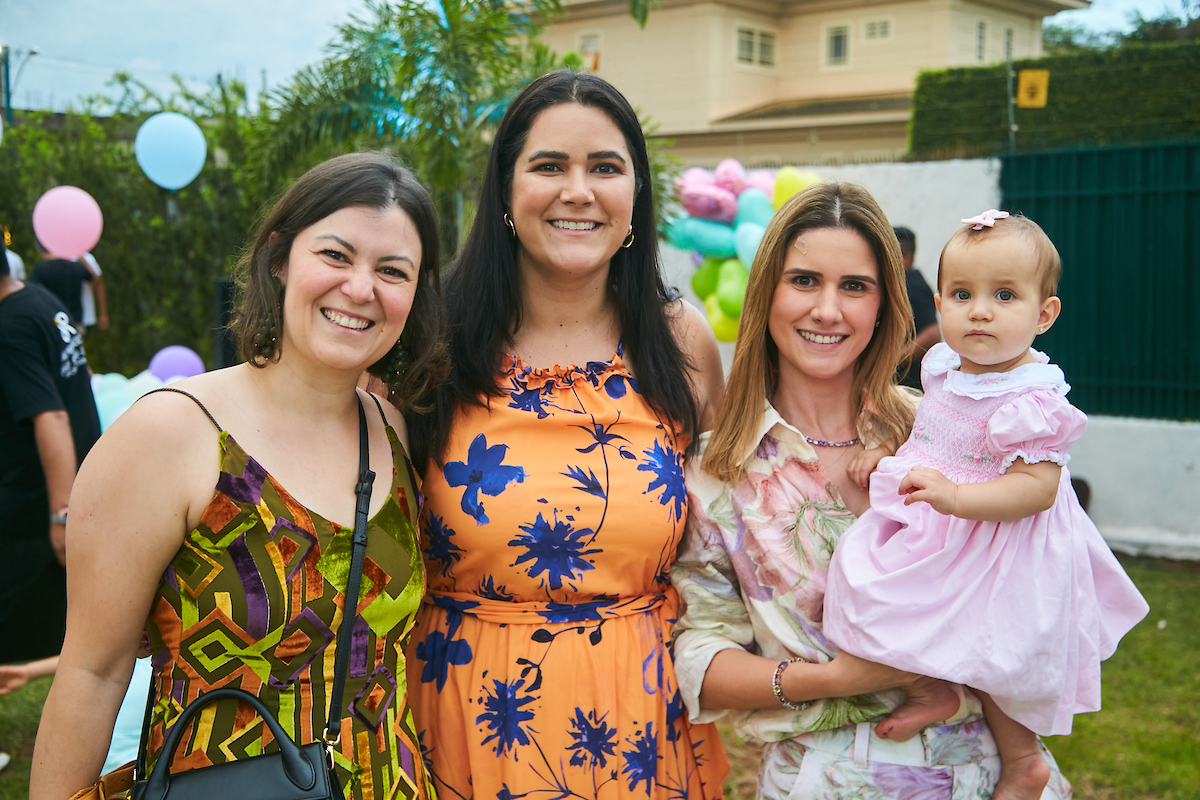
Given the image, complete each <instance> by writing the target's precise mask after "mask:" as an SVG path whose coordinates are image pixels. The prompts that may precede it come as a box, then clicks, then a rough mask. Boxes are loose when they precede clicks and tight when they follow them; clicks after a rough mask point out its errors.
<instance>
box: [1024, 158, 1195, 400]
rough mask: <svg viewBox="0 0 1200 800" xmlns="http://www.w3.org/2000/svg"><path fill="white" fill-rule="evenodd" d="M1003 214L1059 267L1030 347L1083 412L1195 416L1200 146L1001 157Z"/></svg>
mask: <svg viewBox="0 0 1200 800" xmlns="http://www.w3.org/2000/svg"><path fill="white" fill-rule="evenodd" d="M1002 161H1003V169H1002V172H1001V192H1002V194H1003V202H1004V205H1003V207H1004V208H1005V209H1007V210H1009V211H1013V212H1017V211H1019V212H1021V213H1023V214H1025V215H1026V216H1028V217H1030V218H1031V219H1033V220H1035V221H1037V222H1038V224H1040V225H1041V226H1042V227H1043V228H1044V229H1045V231H1046V233H1047V234H1049V236H1050V238H1051V239H1052V240H1053V241H1054V243H1055V245H1056V246H1057V247H1058V251H1059V253H1060V254H1061V255H1062V259H1063V279H1062V283H1061V284H1060V285H1059V296H1060V297H1061V298H1062V302H1063V312H1062V316H1061V317H1059V321H1058V323H1057V324H1056V325H1055V326H1054V327H1053V328H1052V329H1051V330H1050V331H1049V332H1048V333H1047V334H1046V335H1045V336H1042V337H1040V338H1039V339H1038V342H1037V346H1038V347H1039V348H1040V349H1043V350H1045V351H1046V352H1047V353H1048V354H1049V355H1050V357H1051V359H1052V360H1053V361H1055V362H1056V363H1058V364H1059V365H1061V366H1062V368H1063V370H1064V372H1066V376H1067V382H1068V383H1070V384H1071V386H1072V391H1071V401H1072V402H1073V403H1074V404H1075V405H1076V406H1078V407H1079V408H1080V409H1082V410H1083V411H1085V412H1087V413H1089V414H1117V415H1123V416H1134V417H1160V418H1166V419H1178V420H1183V419H1192V420H1196V419H1200V142H1192V143H1185V144H1169V145H1159V146H1141V147H1112V148H1101V149H1087V150H1071V151H1056V152H1050V153H1040V154H1032V155H1022V154H1017V155H1010V156H1004V157H1002Z"/></svg>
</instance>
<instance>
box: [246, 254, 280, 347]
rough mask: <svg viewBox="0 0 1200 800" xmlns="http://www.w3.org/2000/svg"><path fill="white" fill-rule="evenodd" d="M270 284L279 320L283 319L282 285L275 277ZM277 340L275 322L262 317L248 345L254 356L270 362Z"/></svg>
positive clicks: (269, 318) (268, 317) (267, 317)
mask: <svg viewBox="0 0 1200 800" xmlns="http://www.w3.org/2000/svg"><path fill="white" fill-rule="evenodd" d="M271 282H272V283H273V284H274V287H275V295H276V296H277V297H278V298H279V300H278V306H279V318H280V319H282V318H283V284H282V283H281V282H280V280H279V277H278V276H276V275H272V276H271ZM278 339H279V329H278V328H276V327H275V320H274V319H272V318H271V316H270V315H267V316H264V317H263V318H262V319H260V320H259V321H258V330H256V331H255V332H254V336H252V337H251V338H250V344H251V345H252V346H253V347H254V355H255V357H257V358H261V359H263V360H264V361H270V360H271V359H272V358H273V357H274V356H275V342H276V341H278Z"/></svg>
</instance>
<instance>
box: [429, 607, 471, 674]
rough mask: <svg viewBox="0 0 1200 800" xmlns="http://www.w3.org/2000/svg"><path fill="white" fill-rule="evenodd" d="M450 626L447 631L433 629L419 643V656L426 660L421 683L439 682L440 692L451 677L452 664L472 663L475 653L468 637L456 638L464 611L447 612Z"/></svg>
mask: <svg viewBox="0 0 1200 800" xmlns="http://www.w3.org/2000/svg"><path fill="white" fill-rule="evenodd" d="M446 620H447V623H448V627H447V630H446V633H445V634H443V633H442V632H441V631H433V632H432V633H430V634H429V636H427V637H425V641H423V642H418V643H417V650H416V655H417V658H419V659H421V660H422V661H424V662H425V666H424V668H422V670H421V683H433V682H435V681H436V682H437V690H438V691H439V692H440V691H441V690H442V689H444V688H446V681H447V679H448V678H449V677H450V665H451V664H453V665H455V666H459V667H461V666H462V665H464V664H470V663H471V658H472V657H473V654H472V653H471V645H470V644H469V643H468V642H467V640H466V639H455V638H454V634H455V633H456V632H457V631H458V626H459V625H461V624H462V613H461V612H459V611H451V612H449V613H447V614H446Z"/></svg>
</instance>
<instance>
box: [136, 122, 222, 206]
mask: <svg viewBox="0 0 1200 800" xmlns="http://www.w3.org/2000/svg"><path fill="white" fill-rule="evenodd" d="M133 154H134V155H135V156H136V157H137V162H138V166H139V167H141V168H142V172H144V173H146V177H147V178H149V179H150V180H152V181H154V182H155V183H156V184H158V185H159V186H161V187H163V188H164V189H171V190H175V189H182V188H183V187H184V186H187V185H188V184H189V183H191V182H192V181H193V180H195V178H196V176H197V175H199V174H200V170H201V169H202V168H203V167H204V158H205V156H206V155H208V145H207V144H206V143H205V141H204V132H203V131H201V130H200V126H199V125H197V124H196V123H195V122H192V120H190V119H189V118H187V117H185V116H184V115H183V114H177V113H175V112H174V111H163V112H161V113H158V114H155V115H154V116H152V117H150V119H148V120H146V121H145V122H143V123H142V127H140V128H138V132H137V136H136V137H134V140H133Z"/></svg>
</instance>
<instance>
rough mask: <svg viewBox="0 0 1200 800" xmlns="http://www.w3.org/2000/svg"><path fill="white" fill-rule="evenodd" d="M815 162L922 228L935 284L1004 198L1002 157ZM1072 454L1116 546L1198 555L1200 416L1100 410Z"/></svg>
mask: <svg viewBox="0 0 1200 800" xmlns="http://www.w3.org/2000/svg"><path fill="white" fill-rule="evenodd" d="M813 171H814V172H816V173H817V174H819V175H820V176H821V177H822V178H824V179H825V180H839V181H849V182H852V183H857V184H859V185H860V186H862V187H863V188H865V189H867V191H869V192H871V194H872V195H874V197H875V199H876V200H877V201H878V202H879V205H880V207H881V208H882V209H883V210H884V213H885V214H887V216H888V219H889V220H890V221H891V223H892V224H893V225H904V226H906V227H908V228H911V229H912V230H913V232H914V233H916V235H917V253H916V264H917V267H918V268H919V269H920V270H921V272H922V273H923V274H924V275H925V277H926V279H927V280H928V281H929V285H930V286H936V282H937V261H938V255H939V254H940V253H941V249H942V245H944V244H945V242H946V240H948V239H949V238H950V235H951V234H953V233H954V230H955V229H956V228H957V227H958V226H959V220H960V219H962V218H963V217H969V216H972V215H974V214H978V213H979V212H980V211H984V210H986V209H989V208H995V207H997V206H998V205H999V203H1000V185H999V182H1000V162H999V161H998V160H996V159H978V160H959V161H938V162H926V163H914V164H855V165H849V166H844V167H836V168H815V169H814V170H813ZM662 255H663V268H664V272H665V277H666V279H667V282H668V283H669V284H671V285H674V286H678V287H679V288H680V289H681V290H683V292H684V296H685V297H686V298H687V299H688V300H690V301H691V302H692V303H694V304H695V305H697V306H698V307H700V308H701V309H703V304H702V303H701V302H700V301H699V299H698V298H697V297H696V296H695V295H694V294H693V293H692V290H691V276H692V272H693V271H694V267H693V266H692V260H691V256H690V254H688V253H684V252H682V251H679V250H676V249H674V248H672V247H670V246H667V245H664V246H663V254H662ZM1068 300H1069V299H1068ZM733 350H734V345H733V344H732V343H728V344H725V343H722V344H721V358H722V360H723V361H724V364H725V370H726V372H728V371H729V366H730V364H732V362H733ZM1050 355H1051V357H1053V353H1051V354H1050ZM1070 381H1071V376H1070V375H1067V382H1068V383H1070ZM1071 457H1072V458H1071V464H1070V470H1071V474H1072V475H1073V476H1074V477H1077V478H1083V479H1084V480H1086V481H1087V482H1088V484H1089V486H1090V487H1091V493H1092V497H1091V508H1090V513H1091V516H1092V519H1093V520H1094V521H1095V522H1096V526H1097V527H1098V528H1099V529H1100V531H1101V533H1103V534H1104V537H1105V539H1106V540H1107V541H1108V542H1109V544H1110V546H1112V547H1113V549H1115V550H1121V551H1123V552H1129V553H1139V554H1145V555H1156V556H1164V557H1168V558H1190V559H1200V466H1198V462H1200V422H1171V421H1162V420H1145V419H1134V418H1127V417H1103V416H1094V417H1091V418H1090V419H1089V421H1088V430H1087V433H1086V434H1084V436H1083V438H1082V439H1081V440H1080V441H1079V442H1078V443H1077V444H1076V445H1075V447H1074V449H1073V450H1072V452H1071Z"/></svg>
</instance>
